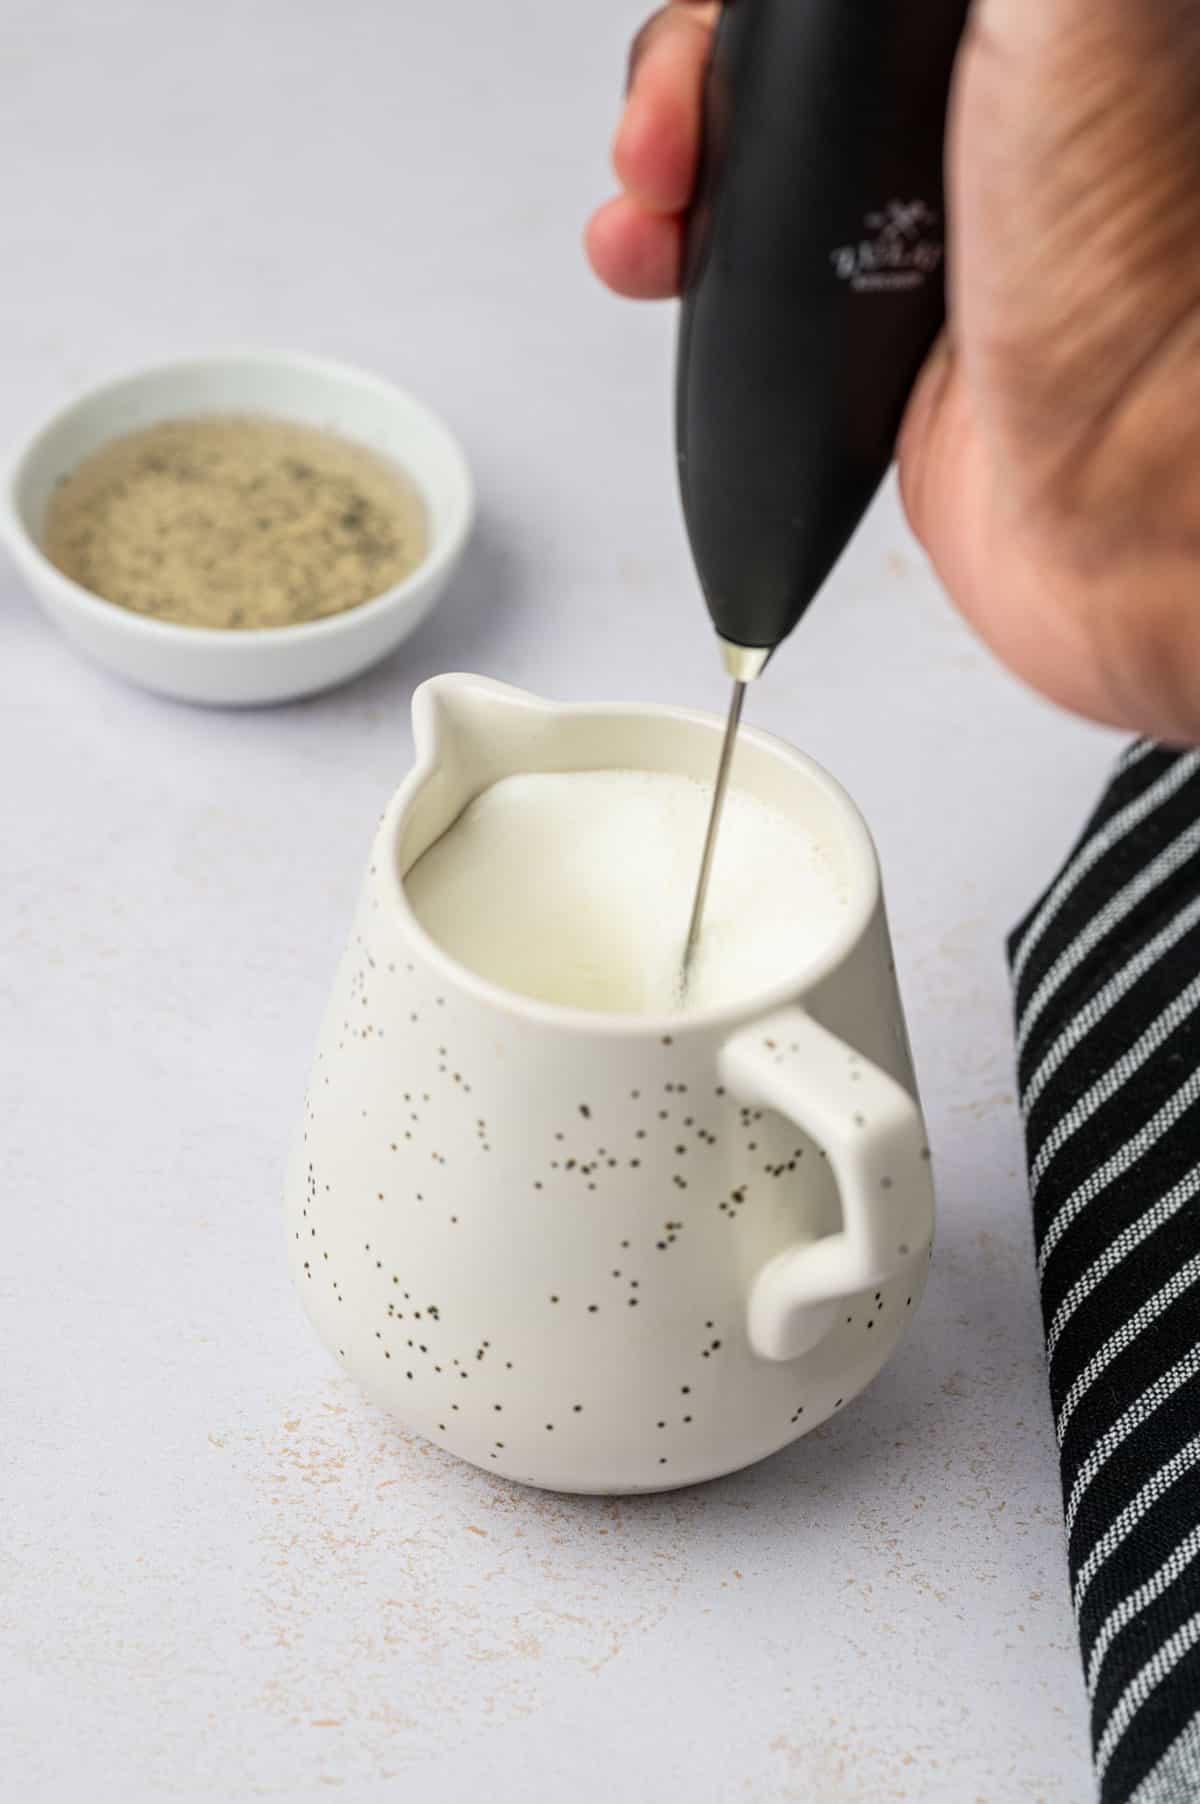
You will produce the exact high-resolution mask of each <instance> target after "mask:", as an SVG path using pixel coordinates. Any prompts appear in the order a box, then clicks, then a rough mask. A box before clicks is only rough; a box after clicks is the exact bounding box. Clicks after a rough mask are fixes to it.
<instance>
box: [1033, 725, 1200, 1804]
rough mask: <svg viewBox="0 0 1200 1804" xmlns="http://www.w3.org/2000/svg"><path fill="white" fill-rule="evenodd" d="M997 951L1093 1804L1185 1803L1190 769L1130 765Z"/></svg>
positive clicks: (1196, 1128)
mask: <svg viewBox="0 0 1200 1804" xmlns="http://www.w3.org/2000/svg"><path fill="white" fill-rule="evenodd" d="M1009 954H1010V959H1011V963H1012V973H1013V981H1014V984H1015V988H1016V1018H1017V1048H1018V1073H1019V1080H1020V1095H1021V1106H1022V1110H1023V1114H1024V1121H1025V1133H1026V1142H1027V1148H1028V1158H1029V1175H1030V1188H1031V1192H1032V1197H1033V1212H1034V1239H1035V1246H1036V1252H1037V1269H1038V1278H1039V1282H1040V1285H1041V1294H1042V1310H1043V1315H1044V1319H1045V1325H1046V1350H1047V1355H1048V1359H1049V1376H1050V1397H1051V1404H1052V1407H1053V1412H1054V1425H1055V1431H1056V1434H1057V1437H1058V1444H1059V1450H1060V1457H1061V1463H1062V1484H1063V1498H1064V1505H1065V1513H1066V1529H1067V1547H1068V1558H1069V1565H1070V1580H1071V1589H1072V1601H1073V1603H1074V1608H1075V1614H1076V1618H1077V1621H1078V1625H1079V1639H1080V1646H1081V1651H1082V1655H1083V1668H1084V1678H1085V1682H1086V1685H1087V1691H1088V1698H1089V1701H1090V1705H1091V1713H1092V1742H1093V1749H1094V1754H1095V1765H1096V1776H1097V1781H1098V1785H1099V1792H1100V1798H1101V1804H1200V753H1197V752H1188V753H1176V752H1170V751H1166V750H1164V749H1162V748H1161V747H1157V746H1153V745H1149V744H1145V743H1139V744H1136V745H1134V746H1133V747H1131V748H1130V750H1129V751H1128V752H1126V754H1125V755H1124V757H1123V758H1122V759H1121V761H1120V764H1119V765H1118V767H1117V770H1116V773H1115V775H1114V778H1113V781H1112V783H1111V785H1110V787H1109V790H1108V792H1107V794H1106V795H1105V797H1104V800H1103V802H1102V803H1101V805H1100V807H1099V809H1098V810H1097V812H1096V814H1095V815H1094V817H1093V819H1092V820H1091V822H1090V823H1089V825H1088V827H1087V830H1086V832H1085V833H1084V835H1083V838H1082V839H1081V841H1080V842H1079V844H1078V846H1077V847H1076V849H1075V851H1074V852H1073V854H1072V855H1071V858H1070V860H1069V861H1068V863H1067V865H1066V867H1065V868H1064V870H1063V872H1062V874H1061V875H1060V876H1059V878H1058V879H1057V881H1056V882H1055V883H1054V884H1053V885H1052V886H1051V888H1050V889H1049V890H1048V891H1047V893H1046V895H1045V896H1044V897H1043V898H1042V900H1041V901H1040V902H1039V903H1038V905H1037V907H1036V908H1035V909H1034V910H1033V911H1032V913H1031V914H1030V915H1029V916H1028V917H1027V918H1026V920H1025V921H1024V922H1023V923H1022V924H1021V926H1020V927H1019V928H1018V929H1017V931H1016V932H1015V933H1014V935H1013V937H1012V940H1011V943H1010V947H1009Z"/></svg>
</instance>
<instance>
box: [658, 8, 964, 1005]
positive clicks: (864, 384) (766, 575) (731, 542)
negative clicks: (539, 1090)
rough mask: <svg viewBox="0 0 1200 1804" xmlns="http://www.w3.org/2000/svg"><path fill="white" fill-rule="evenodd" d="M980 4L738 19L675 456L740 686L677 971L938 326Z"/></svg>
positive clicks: (720, 83) (698, 233) (710, 152)
mask: <svg viewBox="0 0 1200 1804" xmlns="http://www.w3.org/2000/svg"><path fill="white" fill-rule="evenodd" d="M969 3H970V0H726V4H725V6H724V8H723V10H722V13H721V19H720V23H719V25H718V27H717V31H716V35H715V39H714V43H713V49H712V55H711V58H710V62H709V68H708V74H707V79H706V83H705V94H704V116H703V137H702V148H701V157H700V167H699V172H698V176H697V183H696V190H695V195H694V198H693V201H692V206H691V210H690V214H689V219H688V226H687V232H686V234H685V247H684V267H683V307H682V312H681V316H680V324H679V341H678V362H677V372H676V403H675V442H676V457H677V461H678V466H679V482H680V489H681V493H682V499H683V511H684V518H685V521H686V525H687V531H688V537H689V540H690V542H691V548H692V555H693V558H694V560H695V564H696V569H697V573H698V575H699V578H700V584H701V588H702V589H703V592H704V599H705V602H706V604H707V606H708V611H709V614H710V616H711V618H712V622H713V625H714V627H715V628H716V631H717V638H718V642H719V645H720V649H721V654H722V658H723V660H724V663H725V667H726V669H727V670H728V672H729V674H730V675H731V676H732V678H733V679H734V690H733V701H732V705H731V708H730V713H729V721H728V725H727V728H726V733H725V740H724V744H723V747H722V756H721V766H720V771H719V774H718V779H717V783H716V787H715V789H714V794H713V806H712V813H711V818H710V821H709V828H708V835H707V839H706V842H705V847H704V855H703V860H702V864H701V870H700V879H699V883H698V885H697V890H696V897H695V903H694V906H693V910H692V917H691V922H690V925H689V930H688V937H687V946H686V951H685V955H684V982H685V984H686V980H687V972H688V967H689V965H690V963H691V959H692V955H693V954H694V952H695V948H696V943H697V940H698V938H699V933H700V927H701V922H702V919H703V912H704V901H705V894H706V891H707V887H708V878H709V873H710V870H711V865H712V856H713V851H714V849H715V846H716V839H717V830H718V826H719V822H720V815H721V806H722V803H723V800H724V794H725V789H726V787H727V783H728V777H729V769H730V765H731V762H732V755H733V748H734V744H735V740H736V735H737V729H738V723H739V720H740V717H741V710H742V703H743V700H744V698H745V690H746V685H747V683H749V682H751V681H753V680H754V678H756V677H757V676H759V675H760V674H761V673H762V671H763V669H764V667H765V666H766V663H767V661H768V659H769V658H770V657H771V654H772V653H773V652H774V651H775V649H776V647H777V646H778V645H780V644H781V642H782V641H783V640H784V639H786V638H787V636H788V634H789V633H790V632H791V631H792V629H793V627H795V626H796V624H797V623H798V622H799V620H800V619H801V618H802V616H803V615H804V613H805V612H806V610H807V609H808V607H809V605H810V603H811V602H812V601H813V599H814V597H815V596H816V594H817V592H818V590H819V589H820V588H821V586H822V584H823V583H824V581H825V578H826V577H827V576H828V575H829V572H830V571H831V569H832V568H833V566H834V564H835V563H836V562H837V560H838V558H839V557H840V556H841V554H842V552H843V551H844V549H845V547H846V545H847V543H848V541H849V539H850V537H851V535H852V534H853V532H854V530H855V528H856V527H857V525H858V523H859V521H860V520H861V518H862V516H863V514H864V512H865V511H866V508H867V505H868V503H869V502H870V500H871V498H872V496H873V495H874V493H875V491H876V489H877V488H878V486H879V484H880V482H881V480H882V478H883V476H884V474H885V472H886V471H887V468H888V465H889V464H890V463H891V460H892V454H893V451H894V449H895V443H896V435H897V433H898V431H899V427H900V421H901V418H902V416H903V413H904V407H905V403H906V402H907V400H908V397H909V394H910V393H911V390H912V387H913V383H914V382H915V380H916V377H917V374H918V372H919V370H920V368H921V365H922V363H923V362H924V360H925V357H926V355H927V354H928V352H929V350H930V347H931V346H932V344H933V341H934V339H935V337H936V336H937V332H938V330H939V328H940V326H941V324H942V320H943V318H944V313H945V278H944V269H943V265H944V257H945V239H944V199H943V183H942V159H943V141H944V137H945V125H946V107H947V101H948V96H949V90H950V80H951V75H952V71H953V66H954V58H955V54H956V51H957V48H958V44H959V40H960V38H961V35H962V31H963V27H964V24H965V22H966V16H967V13H968V11H969Z"/></svg>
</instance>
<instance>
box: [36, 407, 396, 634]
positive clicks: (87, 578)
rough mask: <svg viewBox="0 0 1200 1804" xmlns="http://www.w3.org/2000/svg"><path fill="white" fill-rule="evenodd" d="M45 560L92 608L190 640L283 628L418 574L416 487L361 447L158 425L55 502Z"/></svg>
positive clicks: (231, 422)
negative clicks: (117, 610)
mask: <svg viewBox="0 0 1200 1804" xmlns="http://www.w3.org/2000/svg"><path fill="white" fill-rule="evenodd" d="M44 546H45V551H46V554H47V556H48V557H49V558H50V560H51V562H52V563H54V564H56V565H57V566H58V568H59V569H60V570H61V571H62V572H63V573H64V574H65V575H66V576H69V577H72V578H73V579H74V580H75V581H76V582H77V583H81V584H82V585H83V587H84V588H86V589H90V590H91V591H92V592H93V594H96V595H100V596H102V597H103V598H104V599H105V600H106V601H111V602H115V603H117V604H118V606H120V607H123V608H130V609H132V610H133V611H134V612H136V613H139V614H152V615H155V616H157V617H158V618H159V619H162V620H172V621H177V622H180V623H182V624H184V625H187V626H201V627H246V628H249V627H277V626H295V625H297V624H299V623H300V622H302V621H306V620H319V619H321V618H322V617H324V616H325V615H328V614H340V613H342V612H343V611H344V610H345V609H346V608H353V607H357V606H359V604H360V603H362V602H364V601H369V600H370V599H371V597H372V596H375V595H381V594H383V592H384V591H385V590H387V589H390V588H392V587H393V586H394V585H395V584H396V583H398V582H401V581H402V580H403V579H404V578H405V577H406V576H408V575H410V574H411V572H412V571H413V570H414V569H415V568H416V566H417V565H418V564H419V563H420V562H421V560H422V559H423V557H424V556H425V552H426V549H427V546H428V526H427V522H426V516H425V508H424V504H423V502H422V500H421V496H420V494H419V493H418V491H417V488H416V486H415V484H414V483H413V482H412V480H411V479H410V478H409V477H408V476H407V475H406V473H405V472H404V471H403V470H401V469H400V468H399V467H398V466H397V465H395V464H392V463H390V462H389V461H388V460H387V459H385V458H383V457H381V456H379V455H378V454H377V453H375V452H373V451H370V450H368V449H367V448H366V447H365V446H362V445H357V444H353V443H352V442H351V441H350V440H348V439H343V438H340V437H338V436H337V435H336V434H334V433H331V432H325V431H321V430H319V429H318V428H316V427H311V426H299V425H294V424H292V423H291V422H290V421H284V420H275V419H270V418H267V417H266V416H259V415H248V414H247V415H242V414H229V415H210V416H204V417H198V418H195V419H178V420H164V421H161V422H160V423H158V424H157V425H154V426H149V427H146V428H145V429H144V430H142V431H140V432H135V433H131V434H129V435H128V436H125V437H122V438H118V439H114V440H112V441H111V442H110V443H109V444H107V445H104V446H102V447H101V448H100V450H99V451H96V452H94V453H93V454H92V455H91V456H90V457H88V458H85V459H84V461H83V462H82V463H81V464H79V465H78V467H77V468H76V469H75V470H73V471H72V472H71V473H70V475H68V476H67V477H65V478H64V480H63V481H62V482H61V483H60V484H59V486H58V488H57V489H56V491H55V493H54V496H53V498H52V500H51V503H50V507H49V511H48V514H47V519H46V526H45V533H44Z"/></svg>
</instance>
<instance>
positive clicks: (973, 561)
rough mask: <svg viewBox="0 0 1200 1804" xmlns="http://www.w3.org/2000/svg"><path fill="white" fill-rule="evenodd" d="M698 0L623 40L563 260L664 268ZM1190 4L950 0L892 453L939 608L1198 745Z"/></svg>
mask: <svg viewBox="0 0 1200 1804" xmlns="http://www.w3.org/2000/svg"><path fill="white" fill-rule="evenodd" d="M716 13H717V9H716V7H715V5H712V4H696V3H694V0H675V3H674V4H672V5H669V6H667V7H666V8H665V9H664V10H663V11H662V12H660V13H658V14H656V15H655V17H654V18H653V19H652V20H651V21H650V23H649V24H648V25H647V26H646V27H644V28H643V30H642V32H641V33H640V34H639V36H638V39H637V40H636V41H635V46H634V53H633V57H632V59H631V60H632V80H631V86H630V91H629V95H628V99H627V102H626V106H625V109H624V113H623V115H622V119H621V123H620V126H619V128H618V132H617V137H616V141H615V146H614V159H613V160H614V165H615V168H616V172H617V176H618V179H619V181H620V182H621V185H622V189H623V193H622V194H621V195H620V196H619V197H618V198H617V199H616V200H613V201H610V202H609V203H608V204H607V206H605V207H603V208H601V209H600V211H599V212H598V213H597V214H596V215H595V216H594V217H593V219H592V221H591V223H590V225H589V227H588V234H587V244H588V251H589V255H590V257H591V260H592V263H593V266H594V268H595V269H596V271H597V273H598V274H599V275H600V277H601V278H602V279H603V280H604V281H606V282H607V283H608V284H609V286H610V287H612V288H614V289H616V290H617V292H618V293H621V294H626V295H631V296H634V297H637V298H660V297H665V296H667V295H669V294H672V293H674V292H675V291H676V289H677V287H678V281H679V265H680V252H681V246H682V237H683V216H684V212H685V209H686V207H687V204H688V199H689V196H690V192H691V187H692V182H693V178H694V171H695V165H696V158H697V151H698V144H699V130H700V96H701V89H702V82H703V71H704V66H705V61H706V58H707V53H708V46H709V43H710V41H711V36H712V32H713V29H714V27H715V22H716ZM1197 169H1200V6H1197V4H1195V0H977V3H976V6H975V11H974V14H973V16H972V20H971V23H970V26H969V29H968V32H967V35H966V37H965V39H964V42H963V47H962V51H961V53H960V57H959V63H958V68H957V71H956V76H955V83H954V92H953V97H952V104H951V112H950V120H949V126H948V137H947V190H948V206H949V249H950V262H949V268H948V285H949V293H948V300H949V323H948V326H947V330H946V332H945V333H944V334H943V337H942V338H941V340H940V341H939V343H938V345H937V347H936V349H935V350H934V352H933V354H932V355H931V357H930V359H929V362H928V364H927V365H926V368H925V370H924V372H923V373H922V376H921V378H920V380H919V382H918V384H917V387H916V389H915V391H914V394H913V397H912V400H911V403H910V405H909V408H908V412H907V416H906V419H905V423H904V428H903V431H902V434H901V439H900V445H899V453H898V455H899V470H900V484H901V493H902V495H903V498H904V504H905V507H906V510H907V512H908V516H909V520H910V522H911V524H912V526H913V529H914V531H915V533H916V534H917V536H918V538H919V539H920V540H921V542H922V544H923V545H924V547H925V549H926V551H927V553H928V555H929V557H930V559H931V561H932V563H933V565H934V567H935V569H936V570H937V572H938V574H939V576H940V577H941V579H942V581H943V582H944V584H945V586H946V588H947V589H948V591H949V593H950V595H951V596H952V598H953V599H954V601H955V602H956V603H957V605H958V606H959V608H960V609H961V610H962V612H963V614H964V615H965V616H966V617H967V619H968V620H969V621H970V622H971V623H972V625H973V626H974V627H975V629H976V630H977V631H978V632H979V633H980V635H981V636H982V637H983V638H984V639H985V640H986V641H987V643H988V644H989V645H990V646H991V647H992V649H993V650H994V651H995V652H996V653H997V654H998V655H999V656H1000V657H1001V658H1002V659H1003V660H1004V661H1005V662H1006V663H1007V664H1008V665H1009V666H1010V667H1011V668H1012V669H1013V670H1014V671H1016V672H1017V673H1018V674H1019V675H1020V676H1022V677H1023V678H1025V680H1026V681H1028V682H1030V683H1031V684H1033V685H1034V686H1035V687H1036V688H1038V689H1040V690H1041V691H1042V692H1043V693H1044V694H1046V695H1048V696H1049V697H1051V698H1052V699H1053V700H1055V701H1057V702H1059V703H1061V704H1062V705H1063V706H1065V707H1068V708H1072V709H1075V710H1076V711H1078V712H1079V713H1082V714H1086V715H1089V716H1091V717H1092V718H1094V719H1097V720H1101V721H1106V722H1108V723H1110V724H1113V725H1117V726H1121V727H1125V728H1130V729H1132V730H1134V731H1136V732H1141V733H1146V734H1149V735H1151V736H1155V737H1158V738H1162V739H1167V740H1176V741H1184V742H1189V743H1192V742H1200V185H1198V184H1197V181H1196V171H1197Z"/></svg>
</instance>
